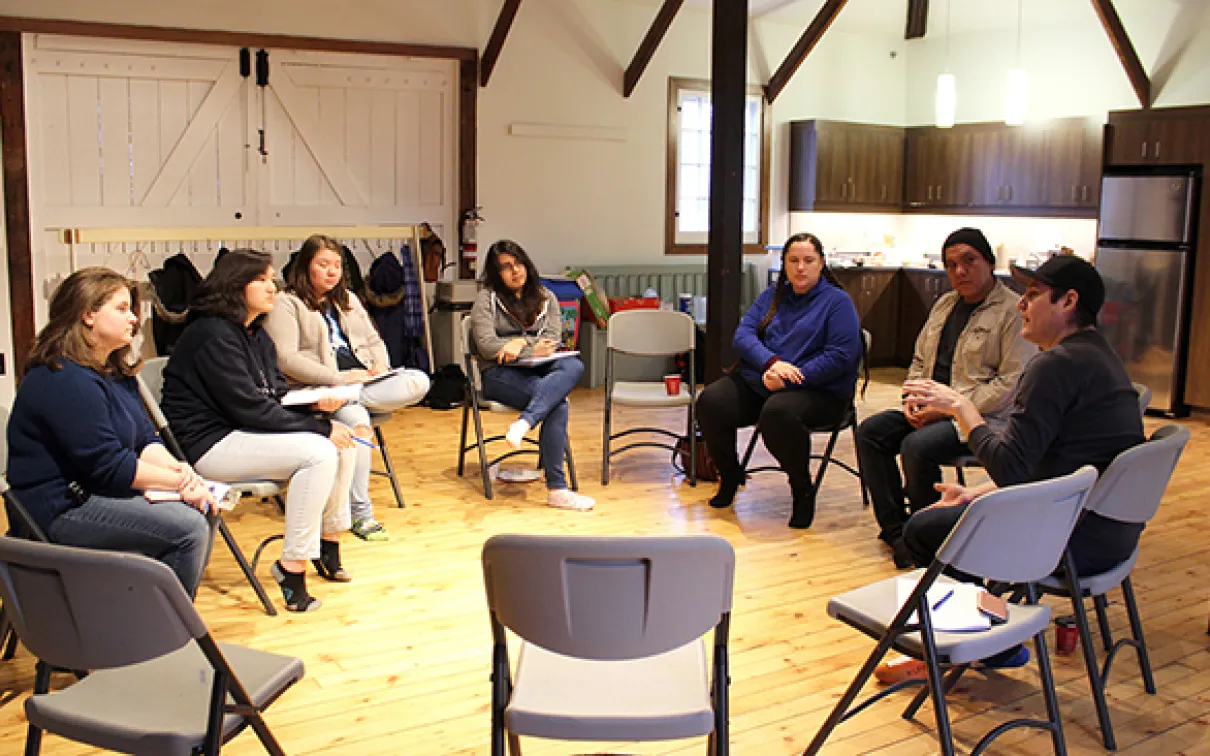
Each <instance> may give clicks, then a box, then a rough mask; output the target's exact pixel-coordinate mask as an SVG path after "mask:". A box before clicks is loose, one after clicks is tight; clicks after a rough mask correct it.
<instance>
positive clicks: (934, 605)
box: [933, 589, 954, 612]
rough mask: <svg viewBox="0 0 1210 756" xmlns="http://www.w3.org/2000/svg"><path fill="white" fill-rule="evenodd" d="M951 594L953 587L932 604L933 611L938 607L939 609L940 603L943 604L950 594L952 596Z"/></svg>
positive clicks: (952, 593)
mask: <svg viewBox="0 0 1210 756" xmlns="http://www.w3.org/2000/svg"><path fill="white" fill-rule="evenodd" d="M953 595H954V591H953V589H951V590H950V592H949V593H947V594H945V595H944V596H942V597H941V599H940V600H939V601H937V603H935V604H933V611H934V612H935V611H937V610H938V609H940V608H941V605H942V604H944V603H945V602H946V601H949V600H950V596H953Z"/></svg>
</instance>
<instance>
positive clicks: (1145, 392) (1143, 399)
mask: <svg viewBox="0 0 1210 756" xmlns="http://www.w3.org/2000/svg"><path fill="white" fill-rule="evenodd" d="M1130 385H1132V386H1134V391H1135V393H1136V394H1138V395H1139V414H1142V413H1144V412H1146V411H1147V405H1149V404H1151V389H1149V388H1147V387H1146V386H1144V385H1143V384H1141V383H1132V384H1130Z"/></svg>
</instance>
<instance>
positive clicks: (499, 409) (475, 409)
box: [458, 315, 580, 499]
mask: <svg viewBox="0 0 1210 756" xmlns="http://www.w3.org/2000/svg"><path fill="white" fill-rule="evenodd" d="M462 346H463V350H462V360H463V364H464V365H465V366H466V400H465V401H463V402H462V436H461V440H460V441H459V442H458V476H459V477H461V476H462V473H463V472H464V471H465V469H466V455H467V453H469V452H471V451H477V452H479V474H480V475H481V476H482V478H483V495H484V496H485V497H487V498H488V499H491V498H493V495H492V476H491V468H492V467H495V466H496V465H498V464H500V463H501V462H503V461H504V460H506V459H511V458H513V457H517V456H521V455H524V454H537V453H538V441H537V439H534V438H531V437H529V436H526V437H525V439H524V441H525V443H527V444H530V448H527V449H517V450H514V451H510V452H505V453H504V454H501V455H499V456H496V457H492V458H491V459H488V456H487V445H488V444H492V443H495V442H497V441H503V440H504V434H503V433H501V434H499V435H496V436H489V437H487V438H484V437H483V417H482V414H481V413H482V412H483V410H484V409H486V410H487V411H488V412H496V413H500V414H506V415H515V414H517V413H518V412H520V411H521V408H520V407H510V406H508V405H507V404H504V403H503V402H494V401H492V400H491V399H488V398H487V397H486V396H484V395H483V379H482V376H481V375H480V374H479V358H478V356H477V355H476V354H475V341H474V336H473V335H472V334H471V317H470V315H467V316H466V317H464V318H462ZM472 419H473V420H474V422H475V443H473V444H467V443H466V432H467V427H468V425H469V423H470V421H471V420H472ZM567 478H568V482H569V483H570V484H571V490H573V491H579V490H580V484H579V481H577V480H576V461H575V457H573V456H572V454H571V438H568V439H567Z"/></svg>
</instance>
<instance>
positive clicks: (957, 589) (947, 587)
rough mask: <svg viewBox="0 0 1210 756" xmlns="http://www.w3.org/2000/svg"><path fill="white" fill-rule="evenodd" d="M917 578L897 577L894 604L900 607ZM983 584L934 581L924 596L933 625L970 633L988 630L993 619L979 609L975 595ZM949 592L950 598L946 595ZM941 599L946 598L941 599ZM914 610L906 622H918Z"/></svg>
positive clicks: (952, 630) (943, 628)
mask: <svg viewBox="0 0 1210 756" xmlns="http://www.w3.org/2000/svg"><path fill="white" fill-rule="evenodd" d="M916 583H917V578H915V577H901V578H897V579H896V585H895V592H896V599H895V601H896V605H897V606H900V607H902V606H903V602H905V601H907V600H908V598H909V597H910V596H911V595H912V591H913V590H915V589H916ZM983 592H984V589H983V587H982V586H978V585H974V584H973V583H959V582H948V581H940V580H939V581H937V582H936V583H934V584H933V586H932V587H931V588H929V589H928V593H927V594H925V598H926V600H927V601H928V604H929V615H930V616H931V617H932V619H933V629H934V630H937V631H940V632H947V633H969V632H978V631H980V630H987V629H989V628H990V627H991V626H992V621H991V619H989V618H988V617H987V616H986V615H984V614H983V613H982V612H980V611H979V604H978V598H979V594H980V593H983ZM947 595H949V598H946V596H947ZM942 599H945V600H944V601H942ZM918 621H919V618H918V617H917V616H916V612H912V616H911V617H909V618H908V622H909V623H915V622H918Z"/></svg>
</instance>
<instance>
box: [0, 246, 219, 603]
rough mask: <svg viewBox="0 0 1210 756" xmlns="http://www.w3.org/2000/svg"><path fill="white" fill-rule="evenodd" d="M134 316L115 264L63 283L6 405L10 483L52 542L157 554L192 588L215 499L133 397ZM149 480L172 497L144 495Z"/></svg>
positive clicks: (130, 290) (132, 293)
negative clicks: (173, 495)
mask: <svg viewBox="0 0 1210 756" xmlns="http://www.w3.org/2000/svg"><path fill="white" fill-rule="evenodd" d="M138 322H139V318H138V299H137V297H136V290H135V288H134V286H133V285H132V284H131V282H130V281H128V280H126V279H125V278H124V277H123V276H121V275H120V274H118V273H115V272H114V271H112V270H108V269H106V268H84V269H83V270H78V271H76V272H75V273H72V274H71V275H70V276H68V277H67V279H66V280H64V281H63V283H61V284H60V285H59V288H58V289H56V290H55V293H54V295H53V296H52V297H51V299H50V320H49V322H48V323H47V324H46V327H44V328H43V329H42V330H41V331H40V332H39V333H38V336H37V338H36V339H35V341H34V347H33V349H32V350H31V352H30V356H29V362H28V363H27V365H26V373H25V376H24V378H23V379H22V381H21V385H20V387H19V388H18V389H17V397H16V400H15V401H14V403H13V413H12V417H11V418H10V419H9V423H8V446H9V452H8V461H9V466H8V481H9V484H10V485H11V486H12V488H13V492H14V493H15V494H16V495H17V497H18V498H19V499H20V500H21V502H22V503H23V504H24V505H25V506H26V508H27V509H29V512H30V515H32V517H33V519H34V521H35V522H36V523H37V524H38V526H39V527H41V528H42V531H43V532H44V533H46V535H47V537H48V538H50V540H51V541H53V542H55V543H60V544H64V545H67V546H83V547H86V548H93V549H108V550H112V551H130V552H134V553H137V554H143V555H145V556H149V557H151V558H153V559H158V560H159V561H161V562H163V563H164V564H166V565H168V566H169V567H170V568H171V569H172V571H173V572H175V573H176V576H177V578H178V579H179V580H180V581H181V585H182V586H183V587H184V588H185V591H186V592H187V593H188V594H189V595H190V597H192V596H194V595H195V594H196V593H197V585H198V582H199V581H200V580H201V578H202V570H203V569H205V567H206V561H207V559H208V558H209V554H210V543H211V531H210V526H209V524H208V523H207V522H206V517H205V516H204V515H203V513H204V512H207V511H209V509H210V507H212V506H214V504H215V502H214V499H213V497H212V496H211V495H210V491H209V489H208V488H207V487H206V485H205V483H204V482H203V481H202V479H201V478H199V477H198V476H197V474H196V473H194V472H193V470H192V469H190V467H189V465H187V464H185V463H184V462H180V461H178V460H176V459H174V458H173V456H172V455H171V454H169V453H168V450H167V449H165V448H164V445H163V444H161V443H160V440H159V437H158V436H156V432H155V429H154V428H153V427H152V425H151V421H150V420H149V419H148V416H147V410H146V408H145V407H144V406H143V402H142V399H140V398H139V388H138V384H137V382H136V380H135V378H134V376H135V374H136V373H138V371H139V368H140V367H141V366H142V363H141V362H140V361H137V360H135V359H134V355H133V354H132V351H131V348H130V343H131V341H132V340H133V339H134V335H135V333H136V331H137V330H138ZM148 490H157V491H162V492H176V493H177V494H178V498H176V500H170V501H164V500H161V499H160V498H159V497H157V498H156V500H155V501H149V500H148V499H147V498H145V497H144V496H143V492H145V491H148Z"/></svg>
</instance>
